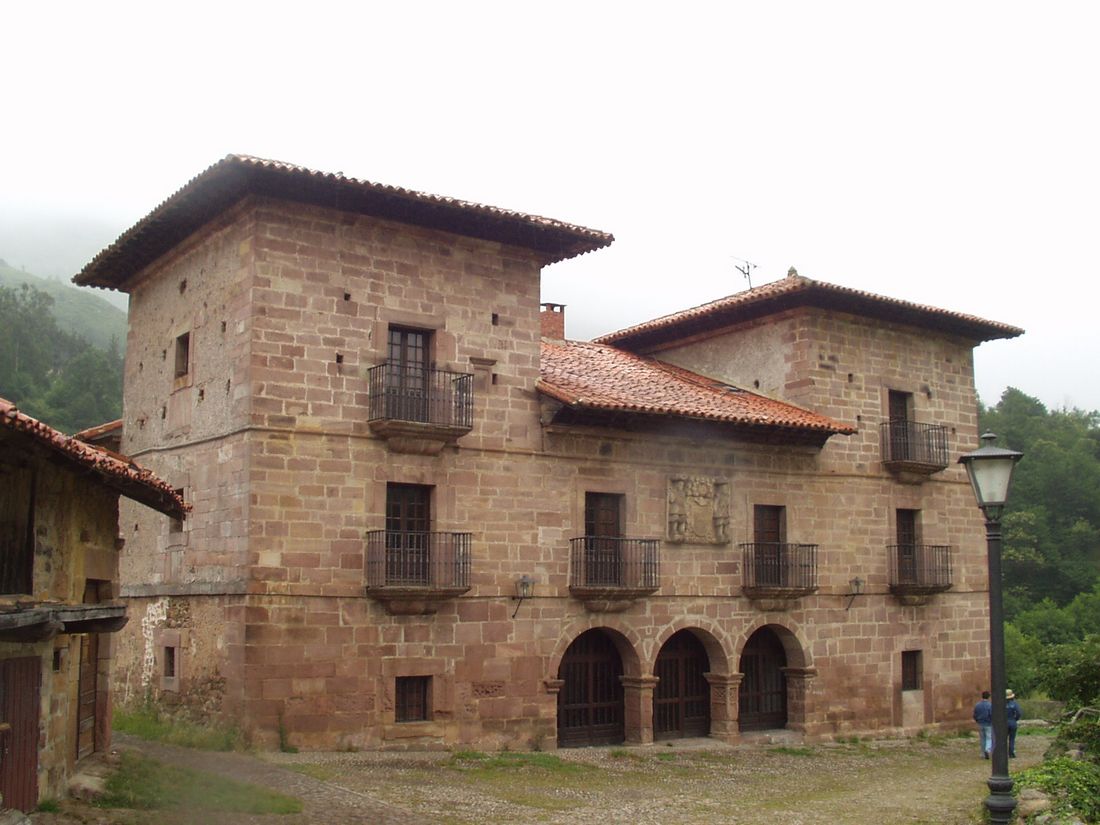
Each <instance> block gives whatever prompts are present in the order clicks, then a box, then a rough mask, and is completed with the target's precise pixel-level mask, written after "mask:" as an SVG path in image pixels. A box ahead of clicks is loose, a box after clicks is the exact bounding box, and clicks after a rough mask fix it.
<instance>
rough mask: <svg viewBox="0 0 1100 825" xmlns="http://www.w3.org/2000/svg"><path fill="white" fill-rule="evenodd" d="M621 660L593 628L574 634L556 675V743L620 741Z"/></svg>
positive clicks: (604, 636) (575, 744)
mask: <svg viewBox="0 0 1100 825" xmlns="http://www.w3.org/2000/svg"><path fill="white" fill-rule="evenodd" d="M622 675H623V663H622V659H621V658H620V657H619V651H618V650H617V649H616V648H615V643H614V642H612V641H611V638H610V637H609V636H608V635H607V634H606V633H604V632H603V631H602V630H600V629H598V628H596V629H593V630H589V631H586V632H585V633H582V634H581V635H580V636H578V637H577V638H576V639H575V640H574V642H573V644H571V645H570V646H569V649H568V650H567V651H565V656H564V657H562V660H561V666H560V667H559V668H558V678H559V679H561V680H562V681H563V682H564V684H563V685H562V687H561V690H560V691H558V745H559V746H560V747H563V748H571V747H579V746H584V745H617V744H620V743H621V742H623V741H624V739H625V733H624V730H625V729H624V724H623V720H624V718H625V714H624V712H623V684H622Z"/></svg>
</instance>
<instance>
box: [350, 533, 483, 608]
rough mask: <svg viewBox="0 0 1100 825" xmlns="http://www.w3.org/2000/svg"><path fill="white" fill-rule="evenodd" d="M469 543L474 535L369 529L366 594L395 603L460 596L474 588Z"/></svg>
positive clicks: (431, 600) (438, 599) (439, 599)
mask: <svg viewBox="0 0 1100 825" xmlns="http://www.w3.org/2000/svg"><path fill="white" fill-rule="evenodd" d="M470 544H471V534H470V533H421V532H406V531H396V530H372V531H371V532H369V533H367V560H366V579H367V594H368V595H371V596H374V597H375V598H379V599H382V600H383V601H390V602H394V601H397V602H400V601H411V602H433V601H441V600H444V599H449V598H454V597H455V596H459V595H461V594H462V593H465V592H466V591H467V590H469V589H470ZM391 612H432V611H430V610H420V609H417V610H400V611H398V610H392V611H391Z"/></svg>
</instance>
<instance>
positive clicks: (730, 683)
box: [703, 673, 744, 745]
mask: <svg viewBox="0 0 1100 825" xmlns="http://www.w3.org/2000/svg"><path fill="white" fill-rule="evenodd" d="M703 678H704V679H706V680H707V684H709V685H710V735H711V736H712V737H714V738H715V739H721V740H722V741H723V742H728V743H730V744H731V745H732V744H735V743H737V742H738V741H739V740H740V739H741V730H740V728H739V727H738V725H737V717H738V713H739V708H740V693H739V691H740V688H741V679H743V678H744V675H743V674H741V673H730V674H723V673H704V674H703Z"/></svg>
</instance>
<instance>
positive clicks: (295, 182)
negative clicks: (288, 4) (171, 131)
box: [73, 154, 615, 289]
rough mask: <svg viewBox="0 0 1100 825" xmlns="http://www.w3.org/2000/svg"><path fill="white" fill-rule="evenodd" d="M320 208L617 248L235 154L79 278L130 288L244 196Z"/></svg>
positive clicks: (588, 235) (523, 217)
mask: <svg viewBox="0 0 1100 825" xmlns="http://www.w3.org/2000/svg"><path fill="white" fill-rule="evenodd" d="M251 193H258V194H261V195H265V196H270V197H274V198H282V199H285V200H291V201H298V202H302V203H308V204H315V205H320V206H324V207H328V208H333V209H343V210H345V211H349V212H358V213H360V214H370V215H375V216H377V217H380V218H382V219H388V220H395V221H400V222H404V223H409V224H414V225H421V226H425V227H428V228H434V229H438V230H441V231H449V232H454V233H458V234H465V235H468V236H470V237H478V238H483V239H487V240H493V241H498V242H500V243H510V244H513V245H515V246H520V247H524V248H528V249H530V250H532V251H534V252H536V253H538V254H539V256H540V259H541V260H542V261H543V263H547V264H548V263H554V262H556V261H561V260H565V259H566V258H572V257H574V256H576V255H582V254H585V253H587V252H593V251H595V250H597V249H600V248H602V247H605V246H608V245H609V244H611V243H612V242H613V241H614V240H615V237H614V236H613V235H612V234H610V233H609V232H602V231H600V230H598V229H589V228H588V227H584V226H580V225H578V224H572V223H568V222H566V221H560V220H555V219H553V218H547V217H543V216H541V215H534V214H529V213H526V212H519V211H515V210H511V209H504V208H501V207H497V206H489V205H487V204H481V203H475V202H473V201H465V200H461V199H459V198H452V197H448V196H445V195H432V194H429V193H426V192H419V191H417V190H415V189H405V188H403V187H400V186H392V185H389V184H383V183H375V182H374V181H369V180H364V179H359V178H352V177H347V176H345V175H344V174H343V173H342V172H323V171H319V170H316V169H310V168H309V167H306V166H300V165H298V164H294V163H287V162H285V161H279V160H268V159H265V158H259V157H255V156H253V155H246V154H229V155H226V156H225V157H224V158H222V159H221V160H219V161H217V162H216V163H214V164H213V165H211V166H209V167H208V168H206V169H205V170H203V171H202V172H200V173H199V174H197V175H195V176H194V177H193V178H191V180H189V181H188V182H187V183H186V184H184V185H183V186H182V187H180V188H179V189H178V190H176V191H175V192H174V193H173V194H171V195H169V196H168V197H167V198H165V199H164V200H163V201H161V203H160V204H158V205H157V206H156V207H155V208H154V209H153V210H152V211H150V212H149V213H148V214H147V215H146V216H145V217H143V218H142V219H141V220H139V221H138V222H137V223H135V224H134V225H133V226H131V227H130V228H129V229H127V230H126V231H125V232H123V233H122V234H121V235H119V237H118V238H117V239H116V240H115V241H114V242H113V243H111V244H110V245H109V246H107V247H106V248H105V249H103V250H101V251H100V252H99V253H98V254H97V255H96V256H95V257H94V258H92V260H91V261H90V262H89V263H88V264H86V265H85V266H84V268H83V269H81V271H80V272H79V273H77V274H76V275H75V276H74V277H73V281H74V282H75V283H77V284H80V285H83V286H100V287H107V288H110V289H127V288H129V282H130V280H131V279H132V278H133V277H135V276H136V275H138V274H139V273H140V272H141V271H142V270H144V268H145V267H147V266H148V265H149V264H151V263H152V262H153V261H155V260H156V259H157V258H159V257H160V256H161V255H163V254H164V253H165V252H167V251H169V250H170V249H172V248H173V247H174V246H176V245H177V244H179V243H181V242H182V241H183V240H184V239H185V238H186V237H187V236H188V235H190V234H191V233H192V232H194V231H196V230H198V229H199V228H201V227H202V226H204V225H205V224H206V223H208V222H209V221H210V220H212V219H213V218H214V217H216V216H217V215H218V214H220V213H222V212H224V211H226V210H228V209H229V208H231V207H232V206H233V205H234V204H236V203H237V202H238V201H239V200H240V199H241V198H243V197H244V196H245V195H248V194H251Z"/></svg>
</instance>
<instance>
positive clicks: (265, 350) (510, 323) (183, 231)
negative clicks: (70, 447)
mask: <svg viewBox="0 0 1100 825" xmlns="http://www.w3.org/2000/svg"><path fill="white" fill-rule="evenodd" d="M612 240H613V239H612V237H611V236H610V235H608V234H605V233H602V232H598V231H594V230H590V229H585V228H583V227H578V226H573V225H570V224H566V223H563V222H560V221H554V220H550V219H546V218H541V217H536V216H531V215H525V214H520V213H515V212H510V211H507V210H503V209H498V208H494V207H488V206H481V205H477V204H471V203H466V202H463V201H459V200H455V199H451V198H444V197H438V196H433V195H425V194H421V193H417V192H411V191H408V190H404V189H399V188H395V187H389V186H383V185H379V184H374V183H369V182H364V181H358V180H352V179H349V178H345V177H343V176H342V175H333V174H324V173H320V172H315V171H312V170H308V169H304V168H301V167H297V166H292V165H289V164H284V163H276V162H272V161H265V160H260V159H256V158H251V157H246V156H236V155H231V156H229V157H227V158H225V159H224V160H222V161H221V162H219V163H217V164H215V165H214V166H212V167H211V168H209V169H207V170H206V171H205V172H203V173H202V174H200V175H199V176H198V177H196V178H195V179H194V180H192V181H191V182H190V183H189V184H188V185H187V186H185V187H184V188H183V189H181V190H180V191H178V192H177V193H175V194H174V195H172V196H171V197H169V198H168V199H167V200H166V201H165V202H164V203H163V204H161V205H160V206H159V207H157V208H156V209H155V210H154V211H153V212H152V213H150V215H149V216H148V217H146V218H145V219H143V220H142V221H140V222H139V223H137V224H136V225H135V226H134V227H132V228H131V229H130V230H128V231H127V232H126V233H125V234H124V235H122V236H121V237H120V238H119V240H118V241H117V242H116V243H115V244H113V245H112V246H111V247H109V248H108V249H106V250H104V251H103V252H102V253H100V255H99V256H97V257H96V258H95V259H94V260H93V261H92V262H91V263H90V264H89V265H88V266H87V267H86V268H85V269H84V270H83V271H82V272H81V273H80V274H79V275H78V276H77V277H76V279H75V280H76V281H77V283H80V284H86V285H95V286H101V287H107V288H113V289H120V290H123V291H126V292H128V293H129V294H130V325H129V335H128V341H127V352H126V373H125V376H126V377H125V386H126V389H125V413H124V419H123V440H122V449H123V451H124V452H125V453H127V454H128V455H131V456H133V457H135V458H136V459H139V460H140V461H141V462H142V463H145V464H147V465H148V466H150V467H152V468H155V469H156V471H157V472H158V473H160V474H161V475H162V476H164V477H165V478H167V479H169V481H170V483H171V485H172V486H173V487H174V488H176V489H178V490H180V491H182V494H183V495H184V497H185V498H187V499H188V500H189V501H192V502H193V504H194V511H193V513H192V514H191V515H190V517H188V518H187V519H186V520H185V521H183V522H182V523H179V522H176V523H173V524H169V525H158V524H156V523H154V520H153V519H152V518H151V517H150V515H149V514H148V513H147V512H145V511H142V510H141V509H140V508H136V507H130V506H126V507H124V508H123V511H122V520H121V525H122V526H121V529H122V533H123V535H124V536H125V538H126V547H125V550H124V555H123V558H122V572H121V576H122V593H123V595H124V596H125V597H127V598H128V599H129V603H130V606H131V610H132V612H133V613H134V615H135V616H137V617H139V620H138V621H135V622H133V623H131V625H130V626H129V627H127V628H126V629H125V630H124V631H123V632H122V634H121V638H120V645H119V665H120V666H119V667H118V669H117V670H116V673H117V676H118V687H119V689H120V690H121V691H122V692H123V694H124V695H125V696H127V697H137V696H141V695H144V694H145V693H146V692H148V691H152V692H153V693H154V694H155V695H157V696H159V697H161V698H162V699H163V700H165V701H169V702H174V703H180V704H183V705H186V706H189V707H192V708H198V709H204V710H206V711H209V712H221V713H225V714H230V715H231V717H232V718H233V719H235V720H238V721H239V722H240V724H242V725H243V726H244V727H245V728H246V729H247V730H249V731H250V732H251V733H252V735H253V736H254V737H255V738H256V739H257V741H258V742H260V743H266V744H269V745H273V744H274V743H275V742H277V741H278V740H279V739H280V737H282V738H284V739H288V740H289V742H290V744H293V745H295V746H297V747H304V748H338V747H359V748H363V747H369V748H377V747H412V746H415V747H445V746H459V745H461V746H476V747H479V748H496V747H504V746H507V747H512V748H517V747H518V748H526V747H540V748H553V747H557V746H570V745H582V744H593V743H610V742H622V741H628V742H648V741H652V740H654V739H665V738H679V737H689V736H707V735H709V736H712V737H716V738H719V739H722V740H725V741H736V740H737V739H738V738H739V737H741V736H743V735H745V734H746V733H748V732H754V731H776V730H787V731H790V732H791V733H790V734H787V735H794V736H801V737H804V738H805V739H807V740H816V739H822V738H828V737H832V736H836V735H841V734H843V735H851V734H858V733H868V732H883V731H887V732H906V731H908V732H911V731H916V730H918V729H922V728H925V727H929V726H947V727H951V726H956V725H960V724H963V723H965V722H966V720H967V719H968V718H969V710H970V705H971V704H972V700H973V696H974V695H975V694H976V693H977V692H978V691H979V690H980V689H981V688H982V687H984V686H985V682H986V676H987V674H988V656H987V652H986V640H987V638H988V636H987V631H988V613H987V582H986V570H985V563H984V542H983V538H982V537H983V531H982V524H981V519H980V514H979V512H978V510H977V508H976V507H975V506H974V503H973V500H972V497H971V493H970V489H969V485H968V484H967V482H966V480H965V474H964V473H963V472H962V471H961V470H960V469H959V468H957V467H956V466H955V462H954V458H955V456H957V455H958V454H959V453H960V452H963V451H966V450H969V449H971V448H972V447H974V446H975V445H976V443H977V410H976V399H975V393H974V383H973V362H972V350H973V347H974V346H975V345H977V344H978V343H980V342H982V341H985V340H990V339H994V338H1003V337H1011V336H1015V335H1018V334H1020V332H1021V330H1019V329H1016V328H1014V327H1010V326H1007V325H1004V324H1000V323H996V322H991V321H985V320H982V319H979V318H974V317H971V316H967V315H962V314H959V313H955V312H949V311H945V310H940V309H936V308H932V307H926V306H919V305H914V304H910V303H906V302H903V301H898V300H894V299H890V298H884V297H880V296H876V295H871V294H867V293H863V292H857V291H854V290H849V289H844V288H842V287H838V286H833V285H830V284H825V283H821V282H817V281H813V280H810V279H806V278H802V277H799V276H797V275H796V274H794V273H793V272H792V274H791V275H790V276H789V277H788V278H786V279H783V280H781V281H779V282H776V283H774V284H769V285H767V286H763V287H759V288H757V289H753V290H749V291H748V292H744V293H741V294H738V295H734V296H730V297H729V298H725V299H722V300H720V301H716V302H714V303H712V304H708V305H705V306H702V307H697V308H695V309H691V310H687V311H684V312H679V313H675V314H673V315H669V316H666V317H664V318H660V319H657V320H655V321H652V322H649V323H646V324H641V325H639V326H637V327H633V328H631V329H627V330H623V331H621V332H618V333H614V334H611V335H607V336H604V337H603V338H602V339H600V340H598V341H596V342H576V341H568V340H566V339H565V336H564V307H562V306H560V305H556V304H545V305H540V293H539V288H540V284H539V278H540V270H541V268H542V267H543V266H546V265H548V264H552V263H554V262H555V261H559V260H562V259H565V258H568V257H572V256H575V255H579V254H582V253H586V252H591V251H595V250H597V249H599V248H600V247H603V246H606V245H607V244H609V243H611V242H612ZM150 662H153V663H154V667H153V668H152V669H150V668H149V667H148V663H150Z"/></svg>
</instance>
